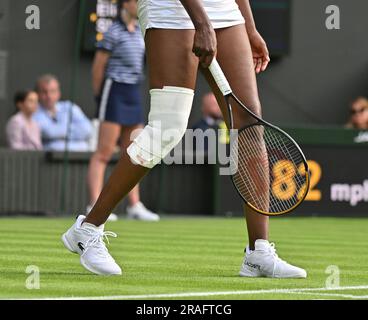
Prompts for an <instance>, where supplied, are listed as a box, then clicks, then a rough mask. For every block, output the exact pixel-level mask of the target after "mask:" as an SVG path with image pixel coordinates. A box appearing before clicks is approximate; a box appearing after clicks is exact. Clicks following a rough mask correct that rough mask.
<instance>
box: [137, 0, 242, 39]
mask: <svg viewBox="0 0 368 320" xmlns="http://www.w3.org/2000/svg"><path fill="white" fill-rule="evenodd" d="M202 3H203V6H204V9H205V11H206V13H207V15H208V17H209V18H210V20H211V22H212V26H213V28H214V29H220V28H227V27H231V26H235V25H238V24H244V18H243V16H242V14H241V12H240V10H239V7H238V5H237V3H236V2H235V0H202ZM138 17H139V23H140V25H141V29H142V33H143V35H145V33H146V30H147V29H150V28H158V29H178V30H181V29H194V26H193V23H192V21H191V19H190V17H189V15H188V13H187V12H186V10H185V9H184V7H183V5H182V4H181V2H180V1H179V0H138Z"/></svg>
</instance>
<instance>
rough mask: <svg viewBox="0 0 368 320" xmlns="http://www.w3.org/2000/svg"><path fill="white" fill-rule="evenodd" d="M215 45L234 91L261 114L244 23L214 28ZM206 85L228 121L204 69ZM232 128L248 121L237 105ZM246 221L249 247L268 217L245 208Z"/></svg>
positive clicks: (265, 231) (264, 232)
mask: <svg viewBox="0 0 368 320" xmlns="http://www.w3.org/2000/svg"><path fill="white" fill-rule="evenodd" d="M216 35H217V41H218V48H217V50H218V51H217V60H218V61H219V63H220V65H221V67H222V69H223V71H224V73H225V75H226V77H227V79H228V81H229V83H230V86H231V87H232V89H233V91H234V93H235V94H236V95H237V96H238V97H239V98H240V100H241V101H243V102H244V103H245V104H246V105H247V106H249V107H250V108H252V111H254V112H255V113H256V114H258V115H261V103H260V100H259V96H258V88H257V81H256V75H255V71H254V64H253V59H252V51H251V48H250V44H249V40H248V37H247V33H246V30H245V26H244V25H239V26H235V27H231V28H225V29H217V30H216ZM202 71H203V73H204V74H205V77H206V79H207V81H208V82H209V85H210V86H211V88H212V90H213V91H214V94H215V96H216V98H217V100H218V102H219V105H220V107H221V110H222V112H223V114H224V118H225V119H226V121H227V124H228V126H229V123H228V119H229V117H228V111H227V105H226V102H225V100H224V97H223V94H222V93H221V91H220V90H219V89H218V87H217V85H216V83H215V82H214V81H213V79H212V76H211V75H210V72H209V71H208V70H202ZM233 115H234V127H235V128H237V129H239V128H241V127H243V126H245V125H246V124H248V123H249V121H250V120H251V118H250V117H248V116H247V114H246V113H245V112H244V111H242V110H241V109H240V108H233ZM244 212H245V217H246V220H247V227H248V237H249V246H250V248H251V249H254V244H255V241H256V240H258V239H265V240H268V229H269V218H268V217H267V216H262V215H260V214H258V213H255V212H254V211H253V210H251V209H250V208H248V207H245V209H244Z"/></svg>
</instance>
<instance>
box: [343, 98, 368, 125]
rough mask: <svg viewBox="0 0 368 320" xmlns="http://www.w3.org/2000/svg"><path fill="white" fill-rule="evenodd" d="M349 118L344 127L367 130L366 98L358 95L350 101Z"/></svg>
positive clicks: (367, 102)
mask: <svg viewBox="0 0 368 320" xmlns="http://www.w3.org/2000/svg"><path fill="white" fill-rule="evenodd" d="M350 114H351V115H350V120H349V122H348V123H347V124H346V128H351V129H358V130H368V99H367V98H365V97H359V98H357V99H355V100H354V101H353V102H352V103H351V107H350Z"/></svg>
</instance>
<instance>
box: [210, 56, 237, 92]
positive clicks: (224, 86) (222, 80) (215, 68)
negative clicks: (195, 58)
mask: <svg viewBox="0 0 368 320" xmlns="http://www.w3.org/2000/svg"><path fill="white" fill-rule="evenodd" d="M208 69H209V70H210V72H211V74H212V77H213V79H214V80H215V81H216V84H217V86H218V87H219V89H220V90H221V92H222V94H223V95H224V96H227V95H228V94H230V93H232V92H233V91H232V90H231V87H230V84H229V82H228V81H227V79H226V77H225V75H224V73H223V72H222V69H221V67H220V65H219V64H218V62H217V60H216V58H214V59H213V61H212V63H211V65H210V66H209V67H208Z"/></svg>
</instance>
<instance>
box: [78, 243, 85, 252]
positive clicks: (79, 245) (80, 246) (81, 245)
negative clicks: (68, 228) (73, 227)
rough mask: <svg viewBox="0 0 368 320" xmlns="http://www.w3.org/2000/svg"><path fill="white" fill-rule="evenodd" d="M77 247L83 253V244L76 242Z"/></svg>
mask: <svg viewBox="0 0 368 320" xmlns="http://www.w3.org/2000/svg"><path fill="white" fill-rule="evenodd" d="M78 247H79V249H81V250H82V251H84V247H83V243H82V242H78Z"/></svg>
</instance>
